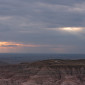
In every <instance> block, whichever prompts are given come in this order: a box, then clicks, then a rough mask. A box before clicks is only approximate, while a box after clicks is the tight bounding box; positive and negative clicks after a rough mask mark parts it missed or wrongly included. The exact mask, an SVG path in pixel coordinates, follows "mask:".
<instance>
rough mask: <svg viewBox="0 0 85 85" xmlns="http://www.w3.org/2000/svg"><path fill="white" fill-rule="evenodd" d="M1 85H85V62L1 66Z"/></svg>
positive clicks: (60, 61)
mask: <svg viewBox="0 0 85 85" xmlns="http://www.w3.org/2000/svg"><path fill="white" fill-rule="evenodd" d="M0 85H85V60H59V59H58V60H57V59H53V60H52V59H51V60H43V61H38V62H34V63H21V64H17V65H2V64H1V65H0Z"/></svg>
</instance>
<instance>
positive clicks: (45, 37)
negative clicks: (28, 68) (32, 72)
mask: <svg viewBox="0 0 85 85" xmlns="http://www.w3.org/2000/svg"><path fill="white" fill-rule="evenodd" d="M0 53H59V54H60V53H66V54H74V53H75V54H85V1H84V0H0Z"/></svg>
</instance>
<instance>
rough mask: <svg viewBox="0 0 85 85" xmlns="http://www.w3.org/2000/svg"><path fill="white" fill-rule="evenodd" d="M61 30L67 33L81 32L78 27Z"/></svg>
mask: <svg viewBox="0 0 85 85" xmlns="http://www.w3.org/2000/svg"><path fill="white" fill-rule="evenodd" d="M61 29H62V30H64V31H69V32H80V31H81V30H82V28H79V27H64V28H61Z"/></svg>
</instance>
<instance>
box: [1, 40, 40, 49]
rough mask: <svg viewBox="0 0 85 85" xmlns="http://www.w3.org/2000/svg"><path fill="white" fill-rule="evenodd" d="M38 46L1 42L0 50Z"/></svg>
mask: <svg viewBox="0 0 85 85" xmlns="http://www.w3.org/2000/svg"><path fill="white" fill-rule="evenodd" d="M39 46H40V45H34V44H22V43H16V42H3V41H0V48H2V47H6V48H8V47H9V48H15V47H39Z"/></svg>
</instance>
